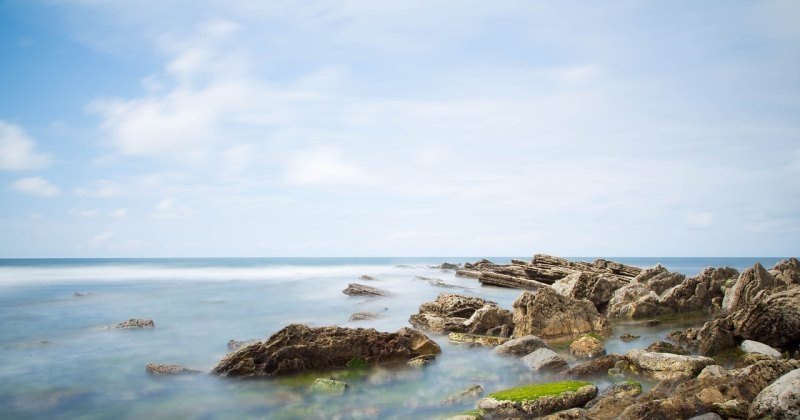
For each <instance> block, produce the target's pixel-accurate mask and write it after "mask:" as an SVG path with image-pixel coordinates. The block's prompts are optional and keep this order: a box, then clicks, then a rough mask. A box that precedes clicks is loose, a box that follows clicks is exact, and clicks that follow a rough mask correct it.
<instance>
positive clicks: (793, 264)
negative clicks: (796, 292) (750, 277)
mask: <svg viewBox="0 0 800 420" xmlns="http://www.w3.org/2000/svg"><path fill="white" fill-rule="evenodd" d="M769 273H770V274H772V276H773V277H775V278H776V279H778V280H780V281H782V282H783V283H784V284H787V285H790V284H800V261H798V260H797V258H789V259H788V260H783V261H780V262H778V263H777V264H775V267H772V270H769Z"/></svg>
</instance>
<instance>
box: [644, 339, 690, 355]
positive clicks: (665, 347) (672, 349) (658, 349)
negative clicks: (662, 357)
mask: <svg viewBox="0 0 800 420" xmlns="http://www.w3.org/2000/svg"><path fill="white" fill-rule="evenodd" d="M644 350H645V351H650V352H655V353H672V354H681V355H684V356H685V355H688V354H689V351H688V350H686V349H685V348H683V347H681V346H679V345H677V344H672V343H668V342H666V341H656V342H655V343H653V344H651V345H649V346H647V348H646V349H644Z"/></svg>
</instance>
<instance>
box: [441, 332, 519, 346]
mask: <svg viewBox="0 0 800 420" xmlns="http://www.w3.org/2000/svg"><path fill="white" fill-rule="evenodd" d="M447 338H448V339H449V340H450V342H451V343H456V344H475V345H481V346H488V347H494V346H499V345H501V344H503V343H505V342H506V341H508V338H505V337H495V336H491V335H480V334H469V333H457V332H451V333H450V334H448V335H447Z"/></svg>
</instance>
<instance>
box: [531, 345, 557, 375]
mask: <svg viewBox="0 0 800 420" xmlns="http://www.w3.org/2000/svg"><path fill="white" fill-rule="evenodd" d="M522 363H525V365H526V366H528V367H529V368H530V369H531V370H532V371H534V372H557V371H559V370H564V369H566V368H567V361H566V360H564V358H562V357H561V356H559V355H558V353H556V352H554V351H553V350H550V349H545V348H541V349H538V350H535V351H534V352H533V353H531V354H529V355H527V356H525V357H523V358H522Z"/></svg>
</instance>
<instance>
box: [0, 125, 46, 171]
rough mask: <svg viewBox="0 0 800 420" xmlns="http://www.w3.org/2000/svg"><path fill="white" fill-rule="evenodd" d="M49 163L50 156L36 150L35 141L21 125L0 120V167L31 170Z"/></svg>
mask: <svg viewBox="0 0 800 420" xmlns="http://www.w3.org/2000/svg"><path fill="white" fill-rule="evenodd" d="M49 164H50V157H49V156H47V155H45V154H42V153H40V152H38V151H36V142H35V141H34V140H33V139H32V138H31V137H30V136H28V134H27V133H25V130H23V129H22V127H20V126H18V125H16V124H12V123H10V122H7V121H3V120H0V169H2V170H6V171H23V170H33V169H42V168H45V167H47V166H48V165H49Z"/></svg>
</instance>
